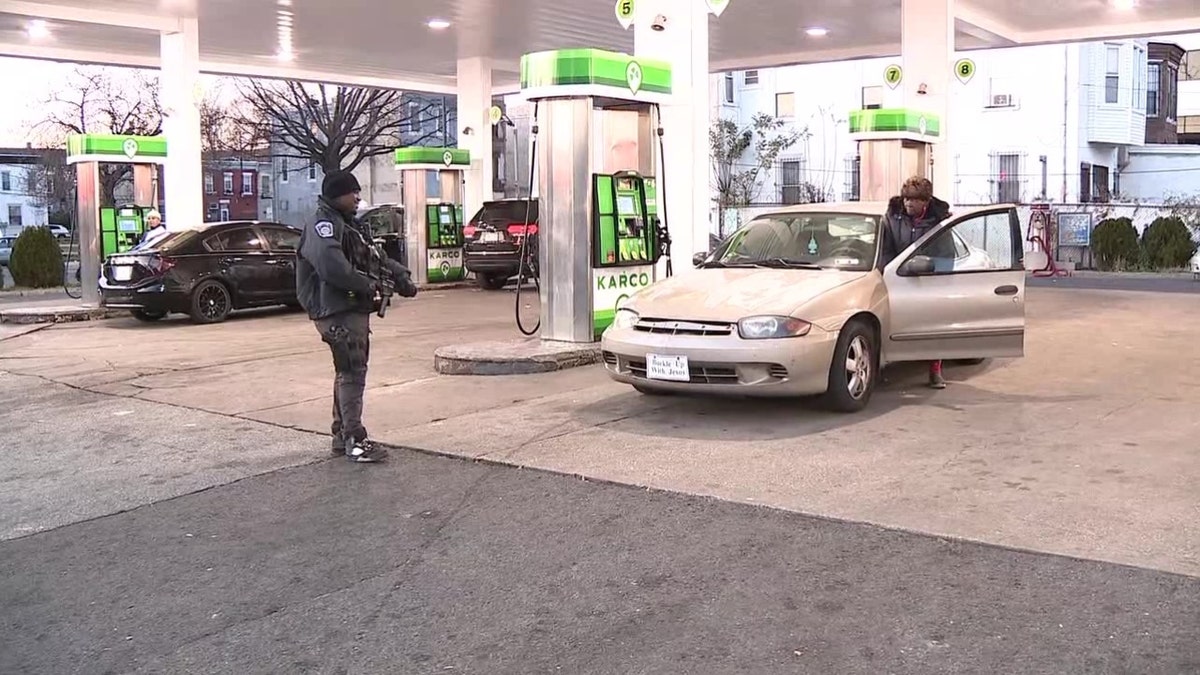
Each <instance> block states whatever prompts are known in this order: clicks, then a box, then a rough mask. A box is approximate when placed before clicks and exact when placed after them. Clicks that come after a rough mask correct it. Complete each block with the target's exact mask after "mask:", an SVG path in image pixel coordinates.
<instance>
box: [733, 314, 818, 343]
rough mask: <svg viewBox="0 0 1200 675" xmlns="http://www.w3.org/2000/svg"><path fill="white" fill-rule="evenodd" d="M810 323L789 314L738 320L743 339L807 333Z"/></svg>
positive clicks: (794, 335) (783, 336)
mask: <svg viewBox="0 0 1200 675" xmlns="http://www.w3.org/2000/svg"><path fill="white" fill-rule="evenodd" d="M810 330H812V324H810V323H808V322H807V321H801V320H800V319H793V318H792V317H790V316H750V317H746V318H745V319H742V320H741V321H739V322H738V335H741V336H742V339H744V340H768V339H771V338H789V337H800V336H803V335H808V331H810Z"/></svg>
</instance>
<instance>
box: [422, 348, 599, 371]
mask: <svg viewBox="0 0 1200 675" xmlns="http://www.w3.org/2000/svg"><path fill="white" fill-rule="evenodd" d="M599 362H600V345H598V344H585V345H579V344H572V343H565V342H561V343H555V342H547V341H542V340H528V339H523V340H511V341H508V342H478V343H475V344H467V345H451V346H448V347H441V348H439V349H438V350H437V351H435V352H434V355H433V368H434V370H436V371H437V372H438V373H440V374H442V375H483V376H495V375H535V374H538V373H551V372H554V371H556V370H566V369H567V368H578V367H581V366H590V365H592V364H595V363H599Z"/></svg>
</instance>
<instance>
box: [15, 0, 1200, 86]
mask: <svg viewBox="0 0 1200 675" xmlns="http://www.w3.org/2000/svg"><path fill="white" fill-rule="evenodd" d="M677 1H680V2H682V1H683V0H677ZM694 1H697V2H699V1H700V0H694ZM290 2H291V6H290V10H291V11H293V12H294V13H295V19H294V29H293V30H294V45H295V52H296V58H295V59H294V60H293V61H292V62H286V63H285V62H280V61H278V60H277V59H275V58H274V53H275V51H276V48H277V45H276V21H277V11H278V10H279V9H280V6H279V2H278V0H86V1H85V0H42V2H41V3H40V4H42V5H52V6H57V7H59V8H64V7H66V8H73V9H72V11H75V10H76V9H77V10H78V12H81V13H86V12H89V11H96V10H107V11H113V12H125V13H134V14H137V15H139V16H160V17H170V16H178V15H185V14H191V13H194V14H195V15H196V16H198V17H199V23H200V48H201V59H202V60H203V61H205V62H206V63H210V64H211V63H219V64H223V67H225V68H243V67H244V68H247V69H249V70H251V71H252V72H255V73H257V74H288V73H297V72H299V73H309V74H312V73H318V74H324V75H327V76H329V77H334V78H336V77H338V76H344V77H345V78H347V80H346V81H353V80H354V79H361V78H372V79H379V80H418V79H420V78H421V77H427V76H433V77H427V79H426V80H424V81H426V82H430V83H434V82H436V83H437V84H440V85H442V86H445V85H447V84H449V83H450V81H451V79H450V78H453V76H454V74H455V64H456V62H457V60H458V59H459V58H462V57H469V56H491V57H492V58H494V59H496V73H495V75H494V82H495V84H496V85H497V86H510V85H511V84H512V83H513V81H514V80H515V77H516V71H517V63H518V61H519V59H520V56H521V55H522V54H524V53H528V52H531V51H539V50H543V49H557V48H564V47H579V46H592V47H599V48H603V49H612V50H617V51H627V52H628V51H632V50H633V31H632V30H630V31H625V30H622V29H621V27H620V26H619V25H618V24H617V22H616V20H615V18H614V17H613V4H612V2H611V1H610V0H338V1H337V2H334V1H333V0H290ZM22 4H25V5H26V6H27V5H28V4H29V3H22ZM900 4H901V0H822V1H821V2H815V1H813V2H802V1H800V0H733V1H732V2H731V3H730V5H729V7H728V9H727V10H726V11H725V13H724V14H723V15H722V16H721V17H720V18H719V19H718V18H715V17H710V19H709V20H710V36H711V37H710V39H711V45H712V52H711V62H712V64H713V67H714V69H720V68H722V67H750V66H753V65H759V66H769V65H781V64H785V63H807V62H814V61H822V60H831V59H844V58H851V57H865V56H881V55H887V54H893V53H895V52H896V51H897V48H898V45H899V39H900V35H899V31H900ZM4 5H5V1H4V0H0V11H2V10H3V8H4ZM960 6H961V7H963V8H964V12H966V11H970V12H971V13H972V15H973V18H974V20H976V21H979V18H980V16H982V17H983V18H985V19H987V21H980V23H990V24H993V25H992V26H991V27H983V28H985V29H986V30H987V31H991V32H993V33H994V32H996V28H997V27H1000V28H1003V29H1005V31H1007V32H1008V33H1010V35H1009V36H1008V37H1010V38H1013V39H1015V40H1018V41H1019V38H1020V35H1021V34H1022V33H1028V34H1029V35H1030V36H1034V37H1037V36H1044V35H1045V34H1046V31H1052V30H1065V31H1068V33H1069V31H1071V30H1072V29H1074V28H1077V27H1080V26H1093V27H1094V26H1096V25H1110V24H1115V23H1120V22H1126V23H1128V22H1160V23H1159V24H1156V27H1161V22H1166V21H1172V20H1173V21H1180V20H1188V19H1191V20H1192V21H1193V23H1194V30H1198V31H1200V0H1140V3H1139V7H1138V8H1137V9H1136V10H1133V11H1125V12H1121V11H1118V10H1114V9H1112V8H1111V7H1110V5H1109V2H1108V0H1057V1H1056V2H1047V1H1046V0H1004V2H1002V3H996V2H993V1H990V0H989V1H987V2H985V1H984V0H960ZM996 6H1001V7H1002V9H1000V10H997V9H995V7H996ZM435 17H436V18H444V19H448V20H450V21H451V22H452V26H451V28H450V29H448V30H445V31H433V30H430V29H429V28H428V27H427V26H426V25H425V22H426V21H427V20H429V19H431V18H435ZM959 23H960V28H963V27H964V26H962V25H961V24H962V22H959ZM53 24H54V26H55V34H54V38H53V41H52V42H53V45H54V46H56V47H57V48H60V49H79V50H84V51H104V50H110V51H113V52H114V53H117V54H125V55H136V56H137V57H138V58H141V59H143V60H144V59H146V58H153V57H154V56H156V55H157V49H158V38H157V36H156V35H155V34H154V33H153V32H150V31H137V30H131V29H119V28H116V29H114V28H108V27H102V26H98V25H86V24H82V23H79V22H72V21H67V22H58V21H56V22H53ZM1146 25H1148V24H1146ZM811 26H821V27H823V28H827V29H828V30H829V31H830V32H829V34H828V35H827V36H825V37H823V38H813V37H809V36H808V35H806V34H805V32H804V31H805V29H806V28H808V27H811ZM23 27H24V20H23V19H18V18H16V17H13V16H6V15H0V45H20V46H21V48H22V50H23V51H22V53H25V54H27V53H28V52H29V51H30V50H31V49H36V47H37V45H30V44H29V41H28V39H27V37H26V36H25V34H24V32H23ZM1012 33H1015V34H1016V35H1012ZM988 40H989V38H988V33H986V32H981V31H978V30H966V31H964V30H960V31H959V32H958V37H957V41H958V46H959V47H960V48H979V47H983V46H987V45H989V44H1000V43H996V42H988ZM1005 44H1007V43H1005ZM10 53H11V50H10Z"/></svg>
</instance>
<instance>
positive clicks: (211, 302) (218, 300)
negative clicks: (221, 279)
mask: <svg viewBox="0 0 1200 675" xmlns="http://www.w3.org/2000/svg"><path fill="white" fill-rule="evenodd" d="M200 304H201V305H202V306H203V308H204V315H205V316H206V317H208V318H210V319H211V318H213V317H216V316H220V315H221V313H222V312H224V311H225V293H224V292H223V291H222V290H221V289H219V288H206V289H204V292H203V293H202V294H201V295H200Z"/></svg>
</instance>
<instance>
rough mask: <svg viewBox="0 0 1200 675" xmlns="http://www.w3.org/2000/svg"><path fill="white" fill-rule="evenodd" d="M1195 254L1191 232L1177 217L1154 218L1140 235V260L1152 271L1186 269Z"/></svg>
mask: <svg viewBox="0 0 1200 675" xmlns="http://www.w3.org/2000/svg"><path fill="white" fill-rule="evenodd" d="M1195 253H1196V242H1195V241H1193V240H1192V232H1191V230H1190V229H1189V228H1188V226H1187V225H1186V224H1184V222H1183V219H1182V218H1179V217H1178V216H1163V217H1161V218H1156V219H1155V220H1154V222H1153V223H1150V227H1147V228H1146V231H1145V232H1143V233H1142V259H1143V260H1144V261H1145V262H1146V264H1147V265H1149V266H1150V267H1151V268H1152V269H1157V270H1167V269H1179V268H1181V267H1187V265H1188V261H1189V260H1191V259H1192V255H1193V254H1195Z"/></svg>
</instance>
